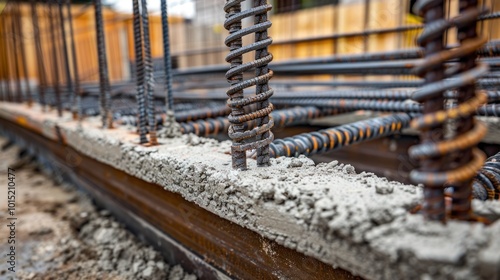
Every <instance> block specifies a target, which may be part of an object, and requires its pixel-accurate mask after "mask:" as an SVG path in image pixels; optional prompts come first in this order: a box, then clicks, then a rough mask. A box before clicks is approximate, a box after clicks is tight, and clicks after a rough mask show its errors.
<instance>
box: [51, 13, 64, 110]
mask: <svg viewBox="0 0 500 280" xmlns="http://www.w3.org/2000/svg"><path fill="white" fill-rule="evenodd" d="M53 6H54V5H53V4H49V6H48V9H49V23H50V39H51V41H52V70H53V80H52V83H53V85H52V86H53V88H54V91H55V94H56V106H57V115H58V116H59V117H61V116H62V102H61V90H60V88H59V62H58V59H57V57H58V55H57V48H58V47H57V39H56V38H57V37H56V30H57V29H56V24H55V22H54V21H55V18H56V14H55V12H54V7H53Z"/></svg>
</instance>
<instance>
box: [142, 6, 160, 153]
mask: <svg viewBox="0 0 500 280" xmlns="http://www.w3.org/2000/svg"><path fill="white" fill-rule="evenodd" d="M141 12H142V15H141V18H142V35H143V39H144V40H143V42H144V70H145V75H146V97H147V99H146V102H147V112H148V125H149V144H150V145H157V144H158V139H157V137H156V122H155V112H154V104H153V91H154V86H155V81H154V76H153V60H152V58H151V40H150V38H149V13H148V1H147V0H141Z"/></svg>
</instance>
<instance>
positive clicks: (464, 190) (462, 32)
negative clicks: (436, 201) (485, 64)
mask: <svg viewBox="0 0 500 280" xmlns="http://www.w3.org/2000/svg"><path fill="white" fill-rule="evenodd" d="M483 4H484V3H483ZM478 6H479V4H478V1H477V0H460V1H459V7H460V14H461V15H466V14H469V13H470V14H477V13H480V12H481V11H480V9H478ZM482 13H486V10H484V9H482ZM476 21H477V19H476V18H470V19H467V22H465V23H463V25H459V26H458V29H457V37H458V39H459V42H460V46H461V47H462V46H465V45H466V44H469V43H470V42H471V41H472V42H477V43H476V44H474V49H473V50H471V51H469V52H467V53H466V54H464V55H462V56H461V57H460V63H461V67H460V70H459V71H457V72H459V73H464V74H470V73H472V72H473V71H474V70H475V69H478V68H479V67H478V65H477V63H476V58H477V54H476V52H475V50H476V49H479V47H480V46H481V45H482V44H484V43H485V42H486V41H487V40H486V38H484V39H482V38H480V36H479V35H478V34H477V31H476V28H477V24H476ZM476 78H477V76H476ZM474 83H475V79H474V80H473V81H472V82H469V83H466V84H464V85H462V86H461V87H459V88H458V90H457V92H458V98H457V103H458V106H459V107H460V106H465V105H466V104H467V103H470V101H471V100H473V99H475V98H477V94H476V86H475V84H474ZM459 121H460V125H459V126H457V128H456V137H457V138H466V137H469V138H472V139H473V140H472V143H470V144H468V145H462V147H460V148H459V149H460V151H459V152H458V153H456V155H455V161H456V163H457V168H462V169H463V168H473V169H474V167H471V164H472V163H473V162H476V161H479V160H480V164H479V165H478V166H475V168H476V169H475V170H473V171H477V170H478V169H480V168H481V165H482V163H483V162H484V159H485V156H484V154H482V152H481V151H480V150H479V149H477V148H476V146H477V144H478V143H479V142H480V141H481V139H482V138H483V137H484V135H486V126H485V125H484V124H482V123H478V122H477V121H476V120H475V119H474V117H473V115H472V114H469V115H468V116H465V117H463V118H460V119H459ZM479 128H482V129H483V130H484V132H483V134H481V133H480V132H478V130H480V129H479ZM478 154H479V155H478ZM474 175H475V172H474V173H472V174H470V175H469V176H467V178H465V179H463V180H462V181H457V182H454V184H453V185H452V189H453V192H452V194H451V217H452V218H455V219H460V220H471V219H473V214H472V202H471V200H472V180H473V177H474Z"/></svg>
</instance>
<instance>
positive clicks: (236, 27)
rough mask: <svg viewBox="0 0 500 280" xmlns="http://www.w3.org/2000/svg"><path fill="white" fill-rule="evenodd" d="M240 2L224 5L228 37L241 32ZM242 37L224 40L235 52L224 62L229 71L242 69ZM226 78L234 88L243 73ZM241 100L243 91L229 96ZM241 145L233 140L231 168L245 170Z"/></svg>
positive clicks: (237, 129)
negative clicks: (227, 64)
mask: <svg viewBox="0 0 500 280" xmlns="http://www.w3.org/2000/svg"><path fill="white" fill-rule="evenodd" d="M240 2H242V1H241V0H240V1H234V0H226V5H225V6H224V11H225V12H226V22H225V24H224V27H226V29H227V30H228V31H229V36H231V35H233V34H239V33H241V30H242V29H241V28H242V26H241V18H240V17H239V14H241V3H240ZM230 19H236V20H231V21H229V20H230ZM226 23H227V24H226ZM242 37H243V35H241V36H235V37H234V38H232V40H231V41H229V42H227V39H226V45H227V46H228V47H229V48H230V52H235V55H233V56H231V57H230V59H227V58H226V61H228V62H229V63H230V64H231V69H239V68H241V67H242V64H243V54H242V53H240V52H237V51H238V49H240V48H242V46H243V40H242ZM224 68H225V67H224ZM226 78H227V79H228V82H229V83H230V84H231V87H234V86H236V85H238V84H240V83H242V82H243V72H242V71H240V72H238V73H234V74H232V75H230V76H229V77H228V76H227V74H226ZM243 99H244V96H243V89H237V90H236V91H234V92H231V94H230V100H231V101H242V100H243ZM244 114H245V110H244V108H242V107H232V108H231V115H232V116H233V117H238V116H242V115H244ZM231 128H232V131H231V132H232V133H233V134H242V133H243V132H244V131H245V127H244V124H243V123H239V124H238V123H237V124H233V125H231ZM241 144H242V143H241V142H240V141H238V140H233V144H232V146H231V157H232V166H233V168H236V169H242V170H244V169H246V168H247V162H246V152H245V150H239V149H238V147H239V146H240V145H241Z"/></svg>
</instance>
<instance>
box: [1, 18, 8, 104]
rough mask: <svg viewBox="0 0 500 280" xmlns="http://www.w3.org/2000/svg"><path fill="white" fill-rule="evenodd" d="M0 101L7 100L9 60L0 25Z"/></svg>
mask: <svg viewBox="0 0 500 280" xmlns="http://www.w3.org/2000/svg"><path fill="white" fill-rule="evenodd" d="M3 16H4V15H1V14H0V24H1V23H2V21H1V19H2V18H3ZM0 40H1V41H0V101H5V100H6V91H5V87H4V85H5V66H6V65H7V62H6V61H4V60H5V57H4V43H5V41H4V40H3V28H2V27H0Z"/></svg>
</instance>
